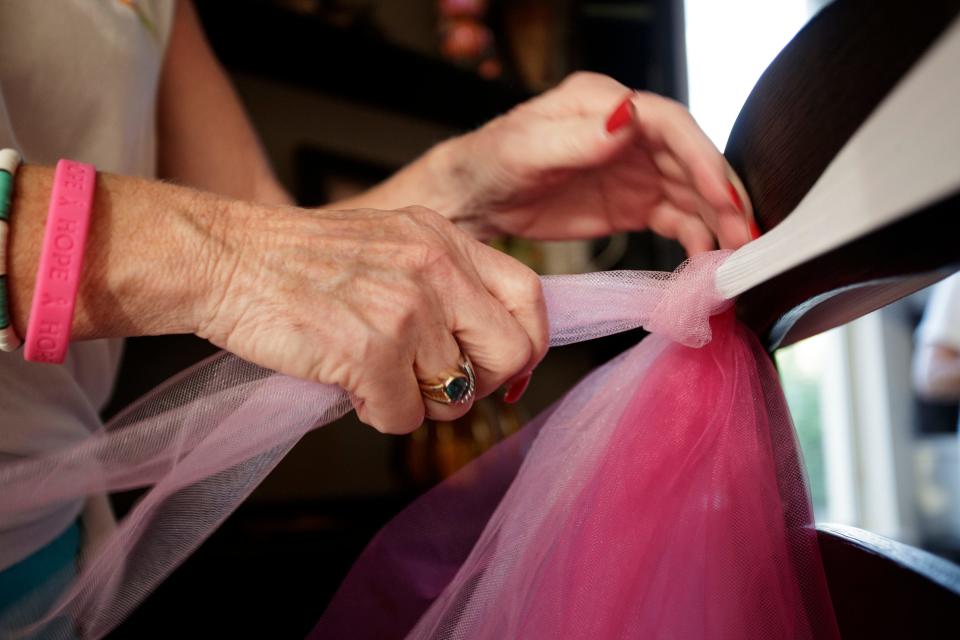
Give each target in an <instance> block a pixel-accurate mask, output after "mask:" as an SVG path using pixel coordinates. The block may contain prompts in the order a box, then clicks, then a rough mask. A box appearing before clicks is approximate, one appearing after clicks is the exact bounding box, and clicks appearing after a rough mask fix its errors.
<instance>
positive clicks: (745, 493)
mask: <svg viewBox="0 0 960 640" xmlns="http://www.w3.org/2000/svg"><path fill="white" fill-rule="evenodd" d="M726 255H727V254H726V253H724V252H714V253H711V254H707V255H704V256H700V257H698V258H696V259H694V260H691V261H688V262H687V263H685V265H683V266H682V267H681V268H680V269H679V270H678V271H677V272H675V273H672V274H666V273H651V272H607V273H598V274H586V275H582V276H562V277H553V278H545V279H544V289H545V294H546V297H547V303H548V313H549V317H550V323H551V343H552V344H553V345H560V344H567V343H570V342H575V341H578V340H587V339H591V338H595V337H599V336H602V335H608V334H610V333H614V332H617V331H623V330H627V329H631V328H635V327H640V326H643V327H645V328H647V329H648V330H650V331H652V332H654V333H655V334H657V335H655V336H652V337H651V338H649V339H646V340H644V341H643V342H642V343H641V344H640V345H638V346H637V347H635V348H634V349H632V350H630V351H628V352H626V353H625V354H623V355H621V356H620V357H618V358H617V359H615V360H613V361H612V362H610V363H608V364H607V365H605V366H604V367H601V368H600V369H598V370H597V371H595V372H594V373H592V374H591V375H590V376H588V377H587V378H586V379H585V380H584V381H582V382H581V383H580V384H579V385H577V387H576V388H574V389H573V390H572V391H570V392H569V393H568V394H567V395H566V396H565V397H564V398H563V399H562V400H561V401H559V402H558V403H557V404H556V405H554V407H552V408H551V409H549V410H548V411H546V412H544V414H543V415H541V416H539V417H538V418H537V419H536V420H534V421H533V422H532V423H531V424H530V425H528V426H527V427H526V428H525V429H524V430H523V431H521V432H520V433H519V434H517V435H516V436H514V437H512V438H510V439H508V440H507V441H506V442H504V443H502V444H501V445H499V446H497V447H495V448H494V449H492V450H491V451H489V452H488V453H487V454H485V455H484V456H481V458H479V459H478V460H476V461H475V462H474V463H472V464H471V465H469V466H468V467H466V468H465V469H463V470H462V471H461V472H459V473H458V474H456V475H455V476H453V477H452V478H450V479H449V480H448V481H446V482H444V483H442V484H441V485H439V486H438V487H436V488H435V489H433V490H432V491H430V492H429V493H427V494H426V495H425V496H423V497H422V498H421V499H419V500H418V501H416V502H415V503H413V504H412V505H411V506H410V507H409V508H408V509H407V510H405V511H404V512H402V513H401V514H400V515H398V516H397V518H395V519H394V520H393V521H392V522H391V523H390V524H388V525H387V526H386V527H385V528H384V529H383V530H382V531H381V532H380V533H379V534H378V535H377V537H376V538H375V539H374V540H373V541H372V542H371V544H370V546H369V547H368V549H367V550H366V551H365V552H364V554H363V555H362V556H361V557H360V559H359V560H358V562H357V564H356V566H355V567H354V569H353V570H352V571H351V573H350V575H349V576H348V577H347V580H346V581H345V583H344V584H343V586H342V587H341V589H340V591H339V592H338V593H337V595H336V596H335V598H334V600H333V602H332V603H331V605H330V606H329V607H328V609H327V611H326V612H325V614H324V616H323V617H322V618H321V620H320V623H319V624H318V626H317V628H316V629H315V630H314V632H313V634H312V637H323V638H326V637H330V638H339V637H343V638H347V637H349V638H399V637H405V636H406V637H411V638H544V637H562V638H626V637H630V638H634V637H637V638H648V637H650V638H654V637H655V638H831V637H837V631H836V625H835V622H834V617H833V613H832V609H831V606H830V600H829V594H828V592H827V587H826V582H825V579H824V575H823V568H822V564H821V561H820V558H819V555H818V551H817V546H816V535H815V531H814V530H813V528H812V518H811V509H810V504H809V500H808V496H807V492H806V485H805V482H804V475H803V470H802V465H801V462H800V459H799V454H798V450H797V446H796V442H795V440H794V435H793V430H792V426H791V423H790V419H789V414H788V412H787V409H786V404H785V402H784V400H783V396H782V393H781V391H780V388H779V384H778V382H777V378H776V372H775V371H774V370H773V367H772V365H771V363H770V361H769V358H768V357H767V356H766V354H765V353H764V352H763V350H762V349H761V347H760V346H759V344H758V343H757V342H756V340H755V338H753V337H752V336H751V335H750V334H749V333H748V332H747V331H746V330H745V329H744V328H743V327H741V326H739V325H738V324H737V323H736V320H735V319H734V317H733V315H732V313H731V312H729V311H728V309H729V306H730V303H729V302H728V301H724V300H722V299H721V298H720V297H719V295H718V294H717V293H716V289H715V287H714V273H715V271H716V268H717V266H718V265H719V264H720V263H721V262H722V261H723V260H724V259H725V257H726ZM349 409H350V403H349V400H348V399H347V397H346V395H345V394H344V393H343V392H342V391H340V390H339V389H336V388H333V387H328V386H323V385H317V384H311V383H308V382H304V381H300V380H294V379H291V378H287V377H285V376H282V375H278V374H275V373H271V372H269V371H265V370H263V369H261V368H259V367H256V366H254V365H251V364H249V363H246V362H244V361H242V360H239V359H237V358H235V357H233V356H230V355H227V354H220V355H217V356H215V357H213V358H212V359H210V360H208V361H205V362H204V363H201V364H200V365H198V366H197V367H194V368H193V369H191V370H189V371H187V372H185V373H184V374H182V375H180V376H178V377H177V378H175V379H173V380H171V381H169V382H168V383H166V384H165V385H163V386H162V387H161V388H159V389H158V390H157V391H155V392H153V393H152V394H150V395H148V396H147V397H145V398H144V399H142V400H141V401H139V402H137V403H136V404H135V405H134V406H133V407H131V408H130V409H128V410H127V411H125V412H124V413H123V414H122V415H120V416H119V417H118V418H117V419H115V420H114V421H112V422H111V423H110V424H109V425H107V427H106V429H105V430H104V432H103V433H101V434H99V436H98V437H96V438H93V439H91V440H89V441H88V442H85V443H83V444H81V445H78V446H75V447H72V448H69V449H66V450H63V451H59V452H57V453H55V454H52V455H49V456H46V457H43V458H40V459H28V460H22V461H17V462H13V463H4V464H3V465H2V466H0V486H2V487H3V488H4V490H3V493H2V494H0V522H3V521H4V519H6V518H13V517H16V518H17V519H22V517H23V516H24V514H29V512H30V511H31V510H33V509H38V508H40V507H42V506H45V505H51V504H57V503H59V502H61V501H66V500H71V499H76V498H78V497H83V496H87V495H90V494H93V493H98V492H109V491H116V490H122V489H129V488H133V487H143V486H149V487H151V488H150V490H149V491H148V492H147V493H146V495H145V496H144V497H143V498H142V499H141V500H140V501H139V502H138V504H137V505H136V507H135V508H134V509H133V511H132V512H131V513H130V514H128V515H127V516H126V517H125V518H124V519H123V520H122V521H121V522H120V523H119V526H118V527H117V529H116V530H115V531H114V532H113V533H112V534H111V535H110V536H109V537H108V538H107V540H106V541H105V542H103V543H102V544H100V545H98V546H97V547H96V548H93V549H88V550H87V552H86V553H85V554H84V557H83V558H82V559H81V562H80V571H79V575H78V576H77V577H76V579H74V580H73V582H72V584H71V585H70V586H69V588H68V590H67V592H66V593H65V594H64V595H63V596H62V597H61V598H60V600H59V602H58V604H57V605H56V606H54V608H53V609H52V610H49V611H46V612H41V613H38V612H34V611H30V610H29V607H24V608H21V609H20V610H18V611H15V612H14V613H13V614H12V615H9V616H8V617H7V618H6V619H4V620H0V632H2V633H0V635H4V637H7V636H11V637H16V636H17V635H20V636H25V637H29V636H30V635H33V634H36V633H39V632H41V631H42V632H44V633H45V634H46V635H45V636H44V637H56V636H57V635H62V636H63V637H70V633H78V634H79V635H81V636H82V637H102V636H104V635H106V634H107V633H108V632H109V631H110V630H111V629H113V628H114V627H115V626H116V625H117V624H118V623H119V622H120V621H122V620H123V618H124V617H125V616H126V615H127V614H128V613H129V612H130V611H131V610H132V609H133V608H134V607H136V606H137V604H139V603H140V602H141V601H142V599H143V598H144V597H146V595H148V594H149V592H150V591H151V590H152V589H153V588H154V587H155V586H156V585H157V584H158V583H159V582H160V581H161V580H163V578H164V577H166V576H167V575H168V574H169V572H170V571H172V570H173V569H175V568H176V567H177V566H178V565H179V564H180V563H181V562H182V561H183V559H184V558H185V557H186V556H187V555H188V554H189V553H190V552H191V551H192V550H193V549H195V548H196V547H197V546H198V545H199V544H200V543H201V542H202V541H203V540H204V539H205V538H206V537H207V536H208V535H209V534H210V532H211V531H212V530H213V529H214V528H216V526H218V525H219V524H220V523H221V522H222V521H223V519H225V518H226V517H227V515H229V513H230V512H231V511H232V510H233V509H234V508H235V507H236V506H237V504H238V503H239V502H240V501H242V500H243V499H244V498H245V497H246V496H247V495H248V494H249V493H250V492H251V491H252V489H253V488H254V487H255V486H256V485H257V484H258V483H259V482H260V481H261V480H262V479H263V477H265V476H266V474H267V473H269V471H270V470H271V469H272V468H273V467H274V466H275V465H276V463H277V462H278V461H279V460H280V459H281V458H282V457H283V455H284V454H285V453H286V452H287V451H289V449H290V448H291V447H292V446H293V445H294V444H295V443H296V442H297V440H298V439H299V438H300V437H301V436H302V435H303V434H304V433H306V432H307V431H309V430H310V429H313V428H316V427H319V426H322V425H324V424H327V423H329V422H330V421H332V420H334V419H336V418H337V417H339V416H341V415H343V414H344V413H345V412H347V411H348V410H349ZM264 615H269V612H264ZM64 619H66V620H68V621H69V623H70V624H69V627H73V629H72V630H68V631H67V632H63V631H62V630H63V629H64V626H63V625H62V624H59V625H58V624H57V623H58V622H59V623H62V621H63V620H64Z"/></svg>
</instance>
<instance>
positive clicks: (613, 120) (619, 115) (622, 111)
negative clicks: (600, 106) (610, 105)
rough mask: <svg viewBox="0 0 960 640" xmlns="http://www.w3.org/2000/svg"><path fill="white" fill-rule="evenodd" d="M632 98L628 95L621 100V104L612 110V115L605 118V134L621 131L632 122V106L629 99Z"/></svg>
mask: <svg viewBox="0 0 960 640" xmlns="http://www.w3.org/2000/svg"><path fill="white" fill-rule="evenodd" d="M632 97H633V96H632V95H629V96H627V97H626V98H624V99H623V102H621V103H620V105H619V106H617V108H616V109H614V111H613V113H611V114H610V117H609V118H607V133H613V132H614V131H618V130H619V129H622V128H623V127H624V125H626V124H627V123H629V122H630V121H631V120H633V104H632V102H631V98H632Z"/></svg>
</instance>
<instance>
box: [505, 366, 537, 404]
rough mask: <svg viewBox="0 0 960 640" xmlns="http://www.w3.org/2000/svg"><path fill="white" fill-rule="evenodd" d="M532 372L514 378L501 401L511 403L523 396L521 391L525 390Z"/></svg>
mask: <svg viewBox="0 0 960 640" xmlns="http://www.w3.org/2000/svg"><path fill="white" fill-rule="evenodd" d="M531 377H532V374H530V373H528V374H527V375H525V376H523V377H522V378H518V379H517V380H515V381H514V382H513V383H512V384H511V385H510V386H509V387H507V392H506V393H505V394H503V401H504V402H506V403H507V404H513V403H515V402H516V401H517V400H519V399H520V398H521V397H522V396H523V392H524V391H526V390H527V386H528V385H529V384H530V378H531Z"/></svg>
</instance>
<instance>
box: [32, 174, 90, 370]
mask: <svg viewBox="0 0 960 640" xmlns="http://www.w3.org/2000/svg"><path fill="white" fill-rule="evenodd" d="M96 177H97V172H96V169H95V168H94V167H93V165H89V164H83V163H80V162H74V161H73V160H61V161H60V162H58V163H57V171H56V173H55V174H54V178H53V193H51V194H50V212H49V213H48V214H47V224H46V230H45V231H44V236H43V247H42V248H41V252H40V267H39V269H38V270H37V284H36V287H35V288H34V290H33V302H32V303H31V305H30V320H29V321H28V322H27V339H26V345H25V348H24V353H23V357H24V358H26V359H27V360H32V361H34V362H51V363H55V364H59V363H61V362H63V359H64V357H65V356H66V353H67V344H68V343H69V341H70V328H71V326H72V324H73V310H74V307H75V306H76V303H77V290H78V289H79V287H80V270H81V268H82V266H83V250H84V247H85V245H86V242H87V229H88V228H89V226H90V210H91V208H92V206H93V192H94V185H95V183H96Z"/></svg>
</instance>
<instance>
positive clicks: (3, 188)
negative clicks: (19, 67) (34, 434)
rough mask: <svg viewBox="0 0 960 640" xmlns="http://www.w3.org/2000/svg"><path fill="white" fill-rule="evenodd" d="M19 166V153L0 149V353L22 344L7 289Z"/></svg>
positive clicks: (14, 348) (12, 349)
mask: <svg viewBox="0 0 960 640" xmlns="http://www.w3.org/2000/svg"><path fill="white" fill-rule="evenodd" d="M19 166H20V154H19V153H17V152H16V151H14V150H13V149H0V351H15V350H16V349H18V348H19V347H20V345H21V344H23V341H22V340H21V339H20V336H18V335H17V332H16V331H14V329H13V318H12V317H11V313H10V304H9V303H10V300H9V298H8V289H7V245H8V242H7V238H8V237H9V236H10V210H11V208H12V202H13V178H14V176H16V175H17V168H18V167H19Z"/></svg>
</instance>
